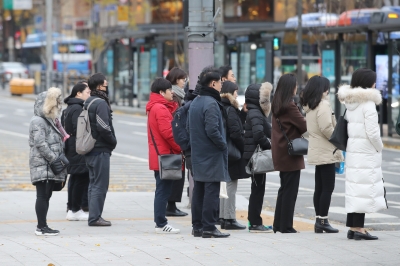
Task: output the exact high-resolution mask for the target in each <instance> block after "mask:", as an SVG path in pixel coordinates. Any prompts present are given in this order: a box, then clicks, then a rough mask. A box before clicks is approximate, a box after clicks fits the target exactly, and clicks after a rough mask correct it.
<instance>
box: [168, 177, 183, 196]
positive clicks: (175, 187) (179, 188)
mask: <svg viewBox="0 0 400 266" xmlns="http://www.w3.org/2000/svg"><path fill="white" fill-rule="evenodd" d="M184 186H185V171H182V178H181V179H179V180H174V181H173V182H172V192H171V196H169V199H168V201H171V202H181V201H182V194H183V187H184Z"/></svg>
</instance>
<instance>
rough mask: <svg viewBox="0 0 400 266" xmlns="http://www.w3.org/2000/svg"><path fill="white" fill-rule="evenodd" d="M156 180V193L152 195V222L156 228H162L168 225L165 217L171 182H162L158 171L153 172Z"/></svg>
mask: <svg viewBox="0 0 400 266" xmlns="http://www.w3.org/2000/svg"><path fill="white" fill-rule="evenodd" d="M154 178H155V179H156V192H155V193H154V222H155V223H156V225H157V227H159V228H162V227H164V226H165V225H167V224H168V220H167V218H166V217H165V212H166V207H167V201H168V197H169V196H170V195H171V190H172V184H173V181H172V180H162V179H161V178H160V171H154Z"/></svg>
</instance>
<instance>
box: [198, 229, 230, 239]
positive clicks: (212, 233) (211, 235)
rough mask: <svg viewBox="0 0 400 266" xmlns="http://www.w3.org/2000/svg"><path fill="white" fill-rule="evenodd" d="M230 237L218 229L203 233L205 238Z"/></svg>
mask: <svg viewBox="0 0 400 266" xmlns="http://www.w3.org/2000/svg"><path fill="white" fill-rule="evenodd" d="M228 236H230V234H227V233H221V232H220V231H219V230H218V229H215V230H214V231H203V235H202V237H203V238H226V237H228Z"/></svg>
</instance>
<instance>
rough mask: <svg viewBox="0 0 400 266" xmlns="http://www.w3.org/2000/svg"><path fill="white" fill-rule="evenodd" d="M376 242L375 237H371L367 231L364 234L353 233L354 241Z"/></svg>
mask: <svg viewBox="0 0 400 266" xmlns="http://www.w3.org/2000/svg"><path fill="white" fill-rule="evenodd" d="M361 239H364V240H377V239H378V237H377V236H371V235H370V234H369V233H368V232H367V231H365V234H363V233H360V232H354V240H361Z"/></svg>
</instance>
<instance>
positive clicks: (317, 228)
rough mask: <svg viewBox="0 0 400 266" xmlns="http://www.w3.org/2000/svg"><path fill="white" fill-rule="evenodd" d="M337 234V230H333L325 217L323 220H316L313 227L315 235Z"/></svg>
mask: <svg viewBox="0 0 400 266" xmlns="http://www.w3.org/2000/svg"><path fill="white" fill-rule="evenodd" d="M324 231H325V232H326V233H339V230H338V229H335V228H333V227H332V226H331V225H330V224H329V220H328V218H327V217H325V218H317V219H316V220H315V225H314V232H315V233H323V232H324Z"/></svg>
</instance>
